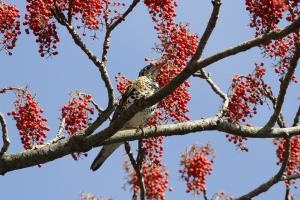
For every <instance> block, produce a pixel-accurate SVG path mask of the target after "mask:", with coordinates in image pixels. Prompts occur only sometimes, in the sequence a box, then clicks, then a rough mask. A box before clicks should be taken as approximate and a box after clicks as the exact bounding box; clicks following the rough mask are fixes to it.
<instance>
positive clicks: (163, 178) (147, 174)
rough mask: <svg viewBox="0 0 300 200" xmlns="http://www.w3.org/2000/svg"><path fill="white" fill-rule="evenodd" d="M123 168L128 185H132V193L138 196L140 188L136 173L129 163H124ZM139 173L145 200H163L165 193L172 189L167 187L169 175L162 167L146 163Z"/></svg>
mask: <svg viewBox="0 0 300 200" xmlns="http://www.w3.org/2000/svg"><path fill="white" fill-rule="evenodd" d="M124 168H125V171H126V173H127V175H128V184H130V185H132V188H133V190H134V193H135V194H138V193H139V192H140V187H139V181H138V176H137V174H136V172H135V171H134V170H133V168H132V166H131V165H130V163H129V161H126V162H125V165H124ZM141 172H142V174H143V178H144V185H145V189H146V197H147V199H155V200H156V199H157V200H164V199H165V191H166V190H167V189H168V190H169V191H172V188H169V187H168V184H169V174H168V172H167V171H166V167H165V166H164V165H156V164H153V163H152V162H150V161H146V162H144V163H143V166H142V170H141Z"/></svg>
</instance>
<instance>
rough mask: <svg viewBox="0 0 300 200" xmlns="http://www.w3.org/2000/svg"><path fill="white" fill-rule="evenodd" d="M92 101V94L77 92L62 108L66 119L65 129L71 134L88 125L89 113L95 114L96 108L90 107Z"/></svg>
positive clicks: (62, 113) (63, 117)
mask: <svg viewBox="0 0 300 200" xmlns="http://www.w3.org/2000/svg"><path fill="white" fill-rule="evenodd" d="M92 102H93V99H92V96H91V95H86V94H81V93H76V94H75V95H74V96H72V98H71V100H70V101H69V103H68V104H67V105H65V106H64V107H63V108H62V110H61V116H62V119H65V130H66V132H67V133H68V134H69V135H70V136H72V135H74V134H76V133H77V132H78V131H82V130H84V129H86V128H87V127H88V123H89V117H88V115H89V114H94V109H93V108H91V107H90V104H91V103H92Z"/></svg>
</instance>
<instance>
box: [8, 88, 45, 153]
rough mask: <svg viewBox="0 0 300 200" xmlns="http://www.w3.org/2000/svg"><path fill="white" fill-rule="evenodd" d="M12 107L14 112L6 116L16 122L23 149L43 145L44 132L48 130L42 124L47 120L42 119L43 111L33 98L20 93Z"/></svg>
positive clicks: (30, 95) (25, 93)
mask: <svg viewBox="0 0 300 200" xmlns="http://www.w3.org/2000/svg"><path fill="white" fill-rule="evenodd" d="M14 106H15V110H14V111H13V112H10V113H7V114H8V115H11V116H12V117H13V119H14V120H15V121H16V126H17V129H18V130H19V133H20V136H21V142H22V144H23V147H24V149H31V148H32V147H33V146H34V145H42V144H44V140H45V138H46V136H47V134H46V131H49V130H50V129H49V128H48V127H47V126H46V125H45V124H44V123H45V122H46V121H48V120H47V118H44V117H42V115H41V114H42V113H43V112H44V111H43V109H41V108H40V107H39V105H38V102H37V101H36V99H35V97H34V96H33V95H32V94H31V93H29V92H20V93H18V94H17V100H16V101H15V103H14Z"/></svg>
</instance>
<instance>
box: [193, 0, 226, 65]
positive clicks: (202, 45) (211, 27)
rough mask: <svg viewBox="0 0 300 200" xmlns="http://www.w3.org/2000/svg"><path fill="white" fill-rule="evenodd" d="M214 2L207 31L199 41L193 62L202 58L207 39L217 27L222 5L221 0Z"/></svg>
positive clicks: (214, 0)
mask: <svg viewBox="0 0 300 200" xmlns="http://www.w3.org/2000/svg"><path fill="white" fill-rule="evenodd" d="M212 4H213V6H214V8H213V11H212V13H211V15H210V18H209V21H208V23H207V25H206V28H205V31H204V33H203V35H202V37H201V39H200V41H199V44H198V47H197V50H196V53H195V54H194V56H193V58H192V59H191V62H194V61H197V60H198V59H200V57H201V56H202V53H203V50H204V48H205V46H206V44H207V41H208V40H209V38H210V36H211V34H212V32H213V30H214V29H215V27H216V24H217V21H218V17H219V12H220V7H221V0H213V1H212Z"/></svg>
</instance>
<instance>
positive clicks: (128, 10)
mask: <svg viewBox="0 0 300 200" xmlns="http://www.w3.org/2000/svg"><path fill="white" fill-rule="evenodd" d="M139 2H140V0H133V1H132V3H131V5H130V6H129V7H128V8H127V10H126V11H125V12H124V13H123V14H122V15H121V16H120V17H119V18H118V19H117V20H115V21H114V22H113V23H112V24H111V25H110V26H109V28H108V30H109V32H111V31H112V30H113V29H114V28H116V26H118V25H119V24H120V23H121V22H122V21H124V20H125V18H126V17H127V15H128V14H129V13H131V12H132V10H133V9H134V7H135V6H136V5H137V4H138V3H139Z"/></svg>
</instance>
